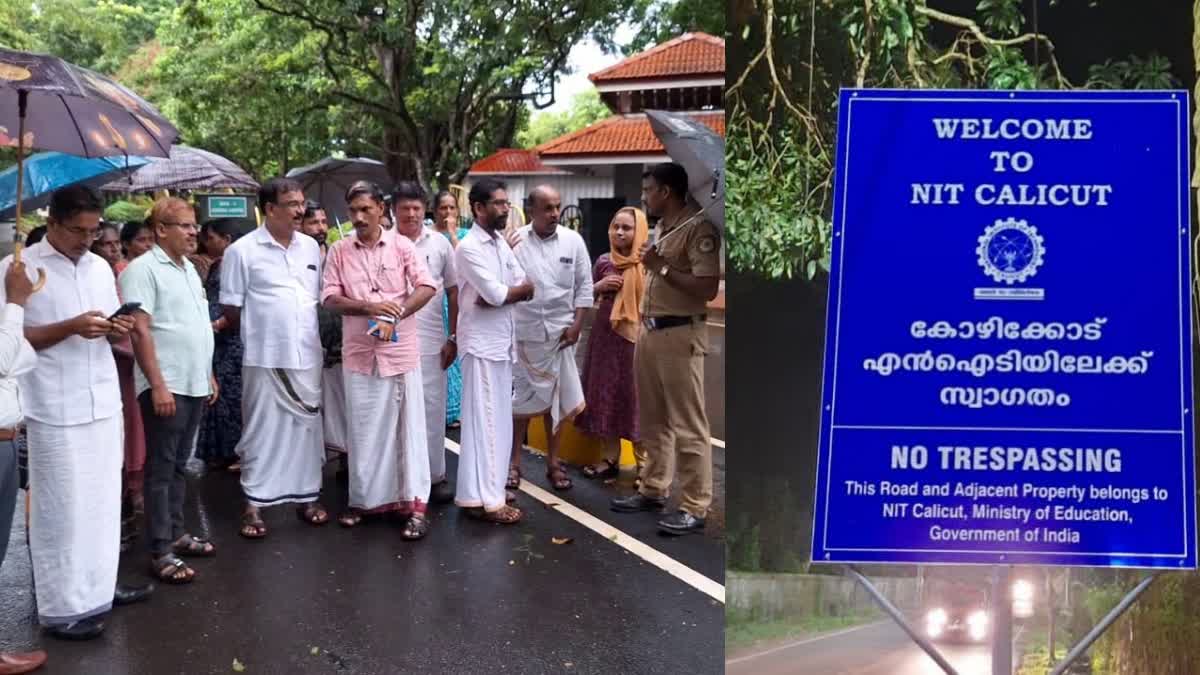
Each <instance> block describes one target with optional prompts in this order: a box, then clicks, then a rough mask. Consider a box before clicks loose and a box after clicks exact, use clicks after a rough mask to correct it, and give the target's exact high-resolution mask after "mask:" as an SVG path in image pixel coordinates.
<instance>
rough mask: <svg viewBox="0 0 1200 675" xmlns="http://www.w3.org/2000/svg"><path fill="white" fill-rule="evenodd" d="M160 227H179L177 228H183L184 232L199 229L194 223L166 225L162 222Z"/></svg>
mask: <svg viewBox="0 0 1200 675" xmlns="http://www.w3.org/2000/svg"><path fill="white" fill-rule="evenodd" d="M162 225H165V226H167V227H179V228H183V229H185V230H194V229H196V228H197V227H199V225H196V224H195V223H167V222H164V223H162Z"/></svg>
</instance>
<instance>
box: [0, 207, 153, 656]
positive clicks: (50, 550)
mask: <svg viewBox="0 0 1200 675" xmlns="http://www.w3.org/2000/svg"><path fill="white" fill-rule="evenodd" d="M102 209H103V202H101V201H100V197H99V195H97V194H96V193H95V192H94V191H93V190H91V189H90V188H86V187H81V186H73V187H69V188H63V189H61V190H58V191H56V192H55V193H54V194H53V195H52V196H51V198H50V217H49V219H48V222H47V230H46V238H45V239H44V240H42V241H41V242H39V243H37V244H35V245H33V246H30V247H29V248H28V249H26V250H25V256H24V262H25V264H26V265H27V269H26V272H27V273H29V274H33V273H35V270H38V269H42V270H45V273H46V286H45V288H44V289H42V290H41V291H38V292H37V293H34V294H33V295H32V296H30V298H29V300H28V301H27V302H26V303H25V317H24V326H25V338H26V339H27V340H28V341H29V343H30V344H31V345H33V348H34V350H35V351H36V352H37V354H38V362H37V367H36V368H34V369H33V370H30V371H29V372H27V373H25V374H24V375H22V376H21V379H20V387H21V404H22V407H23V408H24V414H25V419H26V428H27V430H28V434H29V490H30V493H31V495H30V496H31V500H32V503H33V509H32V512H31V514H30V524H29V545H30V552H31V554H32V560H33V578H34V586H35V589H36V591H37V608H38V620H39V621H40V622H41V623H42V625H43V626H45V627H46V630H47V632H48V633H49V634H50V635H52V636H54V637H59V638H67V639H75V640H84V639H89V638H94V637H97V636H99V635H100V634H101V633H102V632H103V630H104V623H103V620H102V617H103V615H104V614H106V613H107V612H108V611H109V610H110V609H112V606H113V604H114V602H116V603H117V604H123V603H127V602H132V601H135V600H138V599H141V598H144V597H145V596H146V595H147V594H148V593H149V589H146V588H142V589H119V588H117V557H118V555H119V547H120V537H121V532H120V529H121V461H122V459H123V457H124V452H123V450H122V443H121V438H122V436H121V435H122V433H123V429H122V426H123V424H122V421H123V419H122V416H121V393H120V389H119V388H118V387H117V367H116V363H115V362H114V361H113V355H112V348H111V345H110V343H111V342H115V341H118V340H120V339H121V338H122V337H124V336H125V335H126V334H128V333H129V330H130V329H131V328H132V327H133V319H132V318H130V317H128V316H121V317H116V318H114V319H112V320H111V321H110V320H109V318H108V317H110V316H112V314H113V313H114V312H116V310H117V307H118V305H119V302H118V301H117V288H116V285H115V284H114V283H113V278H112V269H111V268H110V267H109V265H108V263H107V262H105V261H104V259H103V258H101V257H100V256H98V255H96V254H94V253H92V252H91V251H89V250H88V249H89V248H90V247H91V243H92V240H93V239H95V238H96V234H97V233H98V232H99V230H100V212H101V210H102ZM11 264H12V257H11V256H10V257H8V258H6V259H5V260H4V261H3V262H0V275H4V274H6V273H7V272H8V268H9V266H10V265H11ZM0 300H3V299H2V298H0ZM0 304H2V303H0Z"/></svg>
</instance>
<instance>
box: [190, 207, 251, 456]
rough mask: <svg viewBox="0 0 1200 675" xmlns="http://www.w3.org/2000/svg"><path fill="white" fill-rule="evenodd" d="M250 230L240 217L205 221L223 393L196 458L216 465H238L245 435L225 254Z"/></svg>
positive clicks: (204, 425)
mask: <svg viewBox="0 0 1200 675" xmlns="http://www.w3.org/2000/svg"><path fill="white" fill-rule="evenodd" d="M249 229H250V228H249V227H248V226H246V225H245V224H244V223H242V221H240V220H238V219H236V218H221V219H217V220H210V221H209V222H207V223H205V224H204V228H203V229H202V230H201V233H200V237H201V239H202V240H203V241H204V248H205V251H206V252H207V253H208V255H209V257H210V258H211V260H212V263H211V265H210V267H209V271H208V278H207V279H206V280H205V281H204V292H205V294H206V295H207V296H208V316H209V318H210V319H211V320H212V329H213V333H214V334H215V335H214V336H213V337H214V340H213V374H214V375H215V376H216V378H217V385H218V386H219V387H220V391H221V396H220V397H219V398H218V399H217V402H216V403H215V404H214V405H212V406H211V407H208V408H205V410H204V419H203V420H202V421H201V423H200V434H199V436H198V438H197V440H196V457H197V458H198V459H201V460H204V461H205V462H207V463H208V465H209V467H212V468H223V469H229V470H236V469H237V468H238V463H237V460H238V457H237V453H235V452H234V448H235V447H236V446H237V442H238V439H239V438H241V436H242V338H241V336H240V335H238V333H237V332H236V331H233V330H230V329H229V326H228V322H227V321H226V319H225V317H224V316H223V315H222V312H221V305H220V302H219V300H220V295H221V256H222V255H224V253H225V249H226V248H228V247H229V245H230V244H232V243H233V242H235V241H237V240H238V239H239V238H240V237H241V236H242V235H244V234H246V232H247V231H248V230H249Z"/></svg>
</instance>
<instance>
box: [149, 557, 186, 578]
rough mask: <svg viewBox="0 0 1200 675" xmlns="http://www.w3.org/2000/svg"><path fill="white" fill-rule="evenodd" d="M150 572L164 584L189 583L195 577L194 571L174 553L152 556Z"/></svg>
mask: <svg viewBox="0 0 1200 675" xmlns="http://www.w3.org/2000/svg"><path fill="white" fill-rule="evenodd" d="M150 573H151V574H153V575H154V576H155V577H157V578H158V580H159V581H161V582H163V583H166V584H190V583H191V582H192V579H195V578H196V571H195V570H193V569H192V568H191V567H188V564H187V563H185V562H184V561H183V560H182V559H181V558H180V557H179V556H177V555H175V554H174V553H168V554H166V555H161V556H158V557H157V558H153V559H152V560H151V561H150ZM180 575H183V576H180Z"/></svg>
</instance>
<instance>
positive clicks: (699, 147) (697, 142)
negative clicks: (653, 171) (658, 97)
mask: <svg viewBox="0 0 1200 675" xmlns="http://www.w3.org/2000/svg"><path fill="white" fill-rule="evenodd" d="M646 117H648V118H650V128H651V129H653V130H654V135H655V136H657V137H658V140H659V141H660V142H661V143H662V144H663V147H664V148H666V151H667V155H669V156H670V157H671V159H672V160H674V161H675V162H676V163H677V164H679V165H680V166H682V167H683V168H684V169H685V170H686V171H687V173H688V192H689V193H691V195H692V199H695V200H696V203H698V204H699V205H700V207H701V208H702V209H704V216H705V218H706V219H707V220H708V221H710V222H711V223H712V224H713V225H716V226H717V227H720V228H722V229H724V227H725V181H724V179H723V177H724V175H725V139H723V138H721V137H720V136H719V135H717V133H716V132H715V131H713V130H712V129H709V128H708V127H706V126H704V125H703V124H701V123H699V122H697V121H696V120H694V119H692V118H691V117H688V116H687V115H681V114H679V113H670V112H665V111H662V110H647V111H646Z"/></svg>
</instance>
